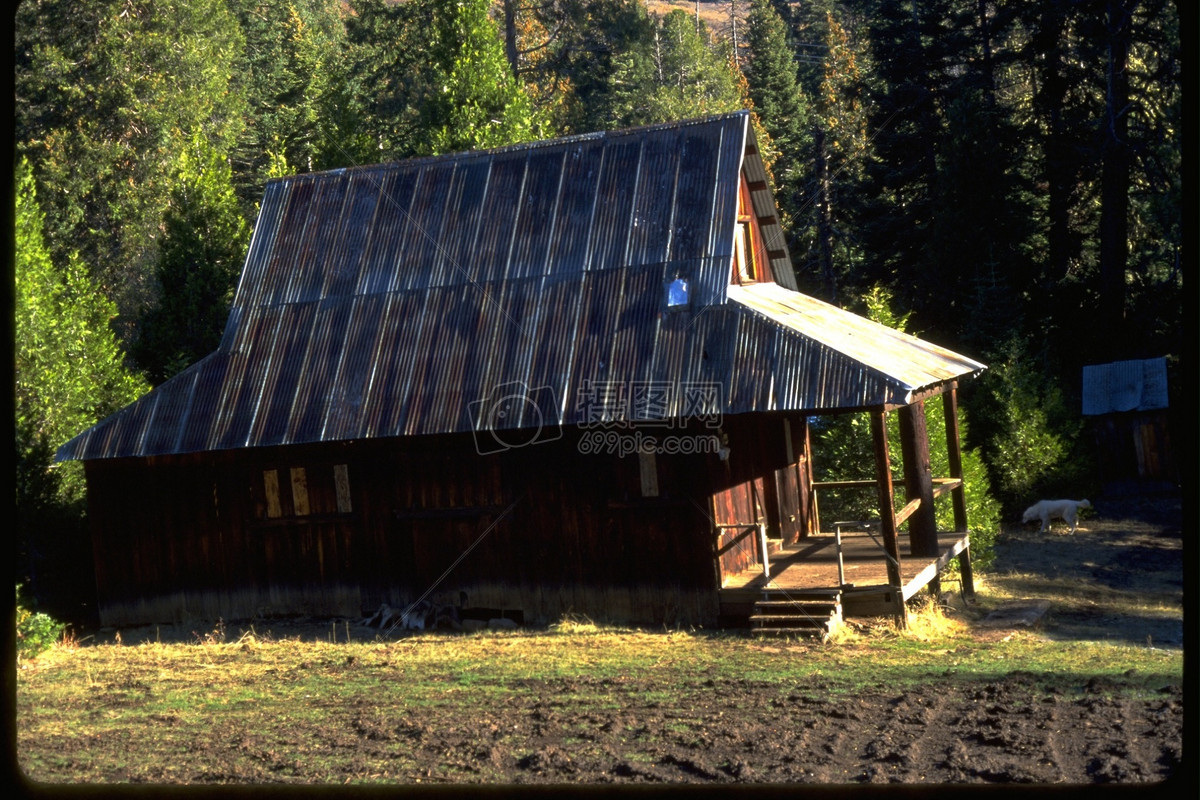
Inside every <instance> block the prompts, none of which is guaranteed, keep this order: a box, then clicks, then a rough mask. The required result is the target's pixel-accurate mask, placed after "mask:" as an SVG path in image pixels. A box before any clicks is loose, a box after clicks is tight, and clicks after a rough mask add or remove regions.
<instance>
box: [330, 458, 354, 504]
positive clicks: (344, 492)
mask: <svg viewBox="0 0 1200 800" xmlns="http://www.w3.org/2000/svg"><path fill="white" fill-rule="evenodd" d="M333 483H334V486H335V487H336V489H337V510H338V513H339V514H349V513H350V512H351V511H352V510H353V509H352V508H351V506H350V471H349V470H348V469H347V468H346V465H345V464H338V465H337V466H335V467H334V468H333Z"/></svg>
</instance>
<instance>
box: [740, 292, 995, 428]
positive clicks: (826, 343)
mask: <svg viewBox="0 0 1200 800" xmlns="http://www.w3.org/2000/svg"><path fill="white" fill-rule="evenodd" d="M728 296H729V299H730V300H731V301H733V302H734V303H737V304H738V305H741V306H743V307H745V308H746V309H749V310H750V311H751V312H753V313H754V314H755V316H756V317H758V318H759V319H761V320H763V321H765V322H768V323H770V324H771V325H772V326H775V327H778V328H780V329H782V330H784V331H788V332H790V333H791V335H793V336H794V335H797V334H798V335H799V337H800V338H801V339H802V341H804V342H807V343H809V344H808V345H807V349H809V350H812V351H813V352H814V353H827V354H830V355H835V354H836V356H838V357H839V359H840V361H843V362H848V363H852V364H856V365H858V366H857V367H856V368H855V369H856V371H855V373H854V374H853V375H843V374H840V373H838V374H833V375H829V376H826V377H825V378H823V379H822V380H821V381H820V385H821V386H823V387H826V389H825V390H826V391H829V390H834V389H838V390H839V391H840V393H838V394H831V395H829V399H830V400H832V401H833V403H834V404H833V405H825V404H824V402H823V403H822V404H821V405H819V406H814V407H816V408H841V407H854V406H859V405H870V404H872V403H873V402H875V403H878V402H884V403H905V402H908V400H907V399H905V398H908V397H910V396H911V395H912V394H913V392H916V391H918V390H920V389H922V388H925V387H930V386H934V385H937V384H940V383H943V382H945V381H950V380H955V379H957V378H961V377H965V376H968V375H972V374H974V373H976V372H979V371H980V370H983V369H984V368H985V367H984V365H983V364H981V363H979V362H978V361H975V360H973V359H970V358H967V357H966V356H963V355H960V354H958V353H955V352H953V351H950V350H948V349H946V348H944V347H939V346H938V345H935V344H933V343H932V342H928V341H925V340H922V339H918V338H917V337H915V336H911V335H909V334H906V333H903V332H901V331H897V330H895V329H893V328H889V327H887V326H886V325H880V324H878V323H876V322H872V321H871V320H869V319H866V318H865V317H860V316H858V315H857V314H853V313H851V312H849V311H846V310H844V309H841V308H838V307H837V306H834V305H830V304H829V303H825V302H822V301H821V300H817V299H816V298H813V297H809V296H807V295H804V294H801V293H799V292H793V291H790V290H788V289H785V288H783V287H781V286H776V285H774V284H768V283H761V284H754V285H750V286H731V287H729V290H728ZM827 366H832V365H827ZM879 381H882V382H883V383H882V384H880V385H881V386H882V385H884V384H886V385H887V386H888V387H891V394H890V396H889V397H887V398H886V399H884V400H881V399H880V395H879V394H878V392H876V393H875V394H873V395H871V396H869V397H867V396H860V399H859V400H857V401H856V400H854V399H853V396H849V397H847V396H846V391H847V388H848V387H850V386H854V387H856V388H858V389H859V390H866V389H867V388H869V387H870V386H871V385H872V383H878V382H879ZM796 385H797V386H798V384H796ZM839 397H841V398H844V399H840V400H839V399H835V398H839Z"/></svg>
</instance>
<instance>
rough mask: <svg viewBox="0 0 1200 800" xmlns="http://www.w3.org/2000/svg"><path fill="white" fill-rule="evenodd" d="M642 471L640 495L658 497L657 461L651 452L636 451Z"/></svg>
mask: <svg viewBox="0 0 1200 800" xmlns="http://www.w3.org/2000/svg"><path fill="white" fill-rule="evenodd" d="M638 464H639V466H640V467H641V471H642V497H658V463H657V461H656V459H655V457H654V453H653V452H647V453H638Z"/></svg>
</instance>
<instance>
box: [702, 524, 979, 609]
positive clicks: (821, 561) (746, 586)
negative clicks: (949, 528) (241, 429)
mask: <svg viewBox="0 0 1200 800" xmlns="http://www.w3.org/2000/svg"><path fill="white" fill-rule="evenodd" d="M877 542H878V543H877ZM881 545H882V539H881V538H880V536H879V534H878V533H876V534H875V537H874V538H872V537H871V536H870V535H869V534H867V533H865V532H861V531H851V532H843V533H842V564H843V571H844V573H845V585H843V586H842V588H843V589H845V588H848V587H851V586H852V587H853V588H854V589H864V588H866V587H875V586H877V587H880V589H884V588H886V587H887V585H888V576H887V561H886V557H885V554H884V551H883V548H882V546H881ZM899 546H900V577H901V580H902V582H903V595H904V599H905V600H908V599H909V598H910V597H912V596H913V595H914V594H916V593H917V592H918V591H920V590H921V589H922V588H924V587H925V586H928V585H929V583H930V582H932V581H933V580H934V578H936V577H937V575H938V573H940V572H941V570H942V569H943V568H944V567H945V566H946V564H947V563H949V561H950V559H952V558H954V557H955V556H957V555H959V554H960V553H961V552H962V551H963V550H964V549H966V548H967V547H968V546H969V539H968V536H967V534H965V533H953V532H951V533H939V534H938V555H937V556H918V557H914V556H913V555H912V551H911V548H910V546H909V539H908V534H906V533H901V534H900V536H899ZM768 561H769V564H770V572H771V577H770V579H769V580H768V579H767V578H765V577H764V576H763V574H762V567H761V566H755V567H753V568H752V569H747V570H743V571H742V572H740V573H737V574H735V575H730V576H727V577H726V579H725V582H724V584H723V585H722V587H721V602H722V604H723V605H724V604H727V603H744V602H752V601H753V599H756V598H757V597H758V596H760V595H761V592H762V590H763V589H764V588H772V589H792V590H800V589H835V588H838V586H839V583H840V582H839V580H838V567H837V545H836V539H835V537H834V535H833V534H832V533H821V534H817V535H814V536H809V537H808V538H806V539H802V540H801V541H800V542H799V543H797V544H793V545H785V546H784V547H782V548H781V549H777V550H775V551H773V552H772V553H771V554H770V556H769V558H768Z"/></svg>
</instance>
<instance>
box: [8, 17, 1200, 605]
mask: <svg viewBox="0 0 1200 800" xmlns="http://www.w3.org/2000/svg"><path fill="white" fill-rule="evenodd" d="M14 15H15V18H14V21H15V25H14V82H13V89H14V104H15V107H14V155H13V159H14V160H13V173H12V182H13V183H12V185H13V199H14V209H13V211H14V213H13V219H14V231H15V262H14V264H15V269H14V273H15V274H14V278H15V283H14V287H15V295H14V301H15V302H14V327H13V332H14V342H15V350H14V365H15V458H16V483H15V495H16V508H17V545H18V553H17V567H18V582H19V583H23V584H25V586H26V591H28V592H29V593H30V594H31V596H32V597H33V598H34V600H35V601H36V602H39V603H42V604H43V605H44V606H46V607H48V608H53V609H54V610H55V611H57V612H58V613H61V614H64V615H68V616H70V615H71V613H72V611H71V608H70V606H71V604H72V603H78V602H80V600H79V598H80V592H81V591H82V590H81V589H80V588H79V587H80V586H86V585H88V584H89V582H90V579H89V577H88V572H87V570H88V569H89V568H90V563H89V562H90V559H89V558H88V557H87V554H88V553H90V545H89V543H88V542H89V540H88V535H87V529H86V489H85V486H84V482H83V474H82V468H81V465H79V464H76V463H67V464H55V463H54V462H53V454H54V451H55V449H56V448H57V447H58V446H59V445H61V444H62V443H64V442H66V441H67V440H68V439H70V438H71V437H73V436H74V435H76V434H77V433H79V432H80V431H82V430H83V429H85V428H86V427H88V426H89V425H91V424H92V423H94V422H96V421H97V420H99V419H102V418H104V417H105V416H107V415H108V414H110V413H112V412H113V411H115V410H117V409H119V408H121V407H122V406H124V405H125V404H127V403H129V402H130V401H132V400H133V399H135V398H137V397H138V396H140V395H141V394H142V393H144V392H146V391H147V390H149V389H150V388H152V387H154V386H156V385H158V384H160V383H162V382H163V381H165V380H167V379H169V378H170V377H171V376H172V375H174V374H176V373H178V372H179V371H180V370H182V369H184V368H185V367H187V366H188V365H190V364H192V363H194V362H195V361H197V360H199V359H200V358H202V357H204V356H205V355H207V354H208V353H210V352H211V351H213V350H214V349H216V346H217V344H218V342H219V340H220V338H221V333H222V330H223V327H224V324H225V319H226V316H227V312H228V308H229V304H230V302H231V300H232V297H233V292H234V290H235V288H236V284H237V280H238V277H239V274H240V271H241V268H242V263H243V259H244V258H245V255H246V250H247V247H248V245H249V241H250V236H251V231H252V226H253V224H254V220H255V216H256V210H257V209H256V204H257V202H258V200H259V198H260V196H261V192H262V187H263V184H264V182H265V181H266V180H268V179H269V178H271V177H274V176H280V175H289V174H296V173H305V172H310V171H317V170H326V169H332V168H339V167H347V166H353V165H361V164H373V163H379V162H385V161H391V160H397V159H404V158H408V157H413V156H421V155H432V154H440V153H448V152H456V151H461V150H467V149H474V148H487V147H494V146H500V145H505V144H511V143H517V142H523V141H530V140H535V139H541V138H549V137H553V136H558V135H565V134H573V133H584V132H589V131H596V130H604V129H614V128H622V127H628V126H634V125H642V124H649V123H657V122H666V121H671V120H678V119H686V118H691V117H697V116H703V115H707V114H713V113H720V112H727V111H733V110H737V109H749V110H750V111H751V112H752V113H753V122H754V125H755V127H756V131H757V134H758V138H759V140H760V143H761V144H762V145H763V149H764V154H765V157H766V160H767V162H768V167H769V170H770V173H771V176H772V180H773V191H774V194H775V198H776V202H777V204H778V206H779V210H780V212H781V214H782V217H783V223H784V224H783V227H784V230H785V231H787V232H788V236H789V248H790V252H791V255H792V259H793V261H794V264H795V267H796V270H797V274H798V279H799V282H800V287H801V290H802V291H804V292H806V293H808V294H811V295H813V296H816V297H819V298H821V299H823V300H826V301H828V302H831V303H834V304H837V305H839V306H842V307H844V308H848V309H851V310H853V311H856V312H858V313H861V314H865V315H870V316H872V317H873V318H876V319H879V320H881V321H885V322H888V323H890V324H893V325H896V326H898V327H902V328H904V329H905V330H907V331H908V332H910V333H913V334H914V335H917V336H919V337H921V338H923V339H928V340H930V341H933V342H936V343H938V344H941V345H944V346H946V347H949V348H950V349H953V350H956V351H958V352H961V353H964V354H967V355H969V356H971V357H972V358H975V359H977V360H979V361H982V362H984V363H986V364H987V365H988V367H989V368H988V370H987V371H986V372H984V373H983V374H982V375H981V376H980V377H979V378H977V379H975V380H972V381H969V382H968V385H964V386H963V388H962V391H961V395H960V403H961V415H962V417H963V420H964V423H965V436H966V441H965V445H966V447H967V449H968V452H969V454H970V462H971V463H970V464H969V465H968V468H969V470H974V471H975V473H976V475H975V485H976V487H978V488H977V489H976V492H977V493H976V495H975V497H974V499H973V501H972V505H973V506H974V507H975V510H973V511H972V514H973V515H975V514H977V512H978V514H977V518H978V519H980V520H982V522H980V523H979V524H980V525H985V526H988V527H991V528H993V529H994V528H995V526H996V525H997V524H998V520H999V519H1001V518H1006V519H1011V518H1012V515H1013V514H1014V513H1015V514H1017V515H1019V513H1020V507H1021V505H1022V504H1023V503H1024V502H1025V501H1026V500H1028V499H1029V498H1030V497H1031V496H1033V495H1039V496H1048V495H1051V494H1062V495H1076V496H1084V495H1085V493H1088V492H1095V491H1097V490H1098V488H1099V486H1098V480H1099V477H1098V476H1099V472H1098V465H1097V458H1098V456H1097V453H1096V452H1095V437H1094V436H1093V435H1092V434H1091V433H1090V431H1089V428H1088V426H1087V424H1086V420H1085V419H1084V418H1083V417H1082V415H1081V412H1080V395H1081V371H1082V369H1083V367H1084V366H1085V365H1092V364H1101V363H1107V362H1112V361H1120V360H1127V359H1148V358H1158V357H1163V356H1166V357H1167V359H1168V365H1169V369H1170V373H1169V374H1170V375H1171V376H1172V382H1171V395H1170V396H1171V398H1172V400H1174V399H1175V398H1178V397H1180V393H1179V392H1178V391H1175V389H1176V388H1177V386H1179V383H1180V379H1179V377H1178V374H1179V372H1180V371H1181V370H1180V369H1179V361H1180V357H1181V354H1183V353H1184V351H1185V350H1186V349H1187V348H1188V347H1190V346H1191V343H1190V342H1188V341H1185V338H1186V336H1185V334H1184V333H1183V331H1184V323H1185V319H1184V314H1185V309H1184V297H1185V292H1184V283H1185V280H1184V274H1185V271H1186V268H1187V262H1186V260H1185V257H1184V254H1183V251H1182V248H1183V246H1184V233H1183V217H1182V211H1181V208H1182V206H1183V197H1184V185H1183V181H1184V175H1185V169H1184V167H1185V165H1184V160H1183V158H1184V157H1183V141H1182V139H1183V136H1182V132H1181V125H1182V119H1183V111H1182V109H1183V106H1184V91H1183V72H1184V70H1183V66H1182V65H1181V58H1182V54H1181V49H1182V46H1181V33H1180V31H1181V23H1180V15H1181V11H1180V8H1179V7H1177V5H1176V4H1175V3H1173V2H1169V0H1039V1H1038V2H1028V1H1026V0H790V2H789V0H713V1H712V2H710V1H709V0H694V2H692V1H691V0H676V2H675V3H674V4H673V5H672V4H669V3H667V2H665V0H89V2H86V3H79V2H68V0H23V1H22V2H20V3H19V4H18V5H17V7H16V10H15V12H14ZM1192 291H1194V288H1193V290H1192ZM857 425H858V423H857V421H856V420H846V421H845V423H844V424H840V423H839V424H831V425H828V426H826V427H824V428H821V429H819V430H817V432H816V435H817V436H818V437H819V438H823V441H824V445H823V448H824V449H822V447H821V446H818V448H817V452H818V453H822V452H824V453H827V454H828V456H827V458H826V461H825V462H824V463H820V464H818V468H819V469H820V470H822V471H823V473H822V474H828V475H833V474H835V473H839V472H841V473H843V474H842V475H840V476H839V477H847V478H849V477H861V476H859V475H846V474H844V473H845V472H846V471H850V470H852V465H853V464H855V463H858V462H861V460H862V458H861V456H862V453H861V450H859V449H858V448H859V445H856V444H854V442H852V441H851V439H852V434H853V433H854V428H855V427H856V426H857ZM859 438H861V437H859ZM866 446H867V447H869V441H867V442H866ZM866 463H867V464H869V463H870V459H869V458H867V460H866Z"/></svg>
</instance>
